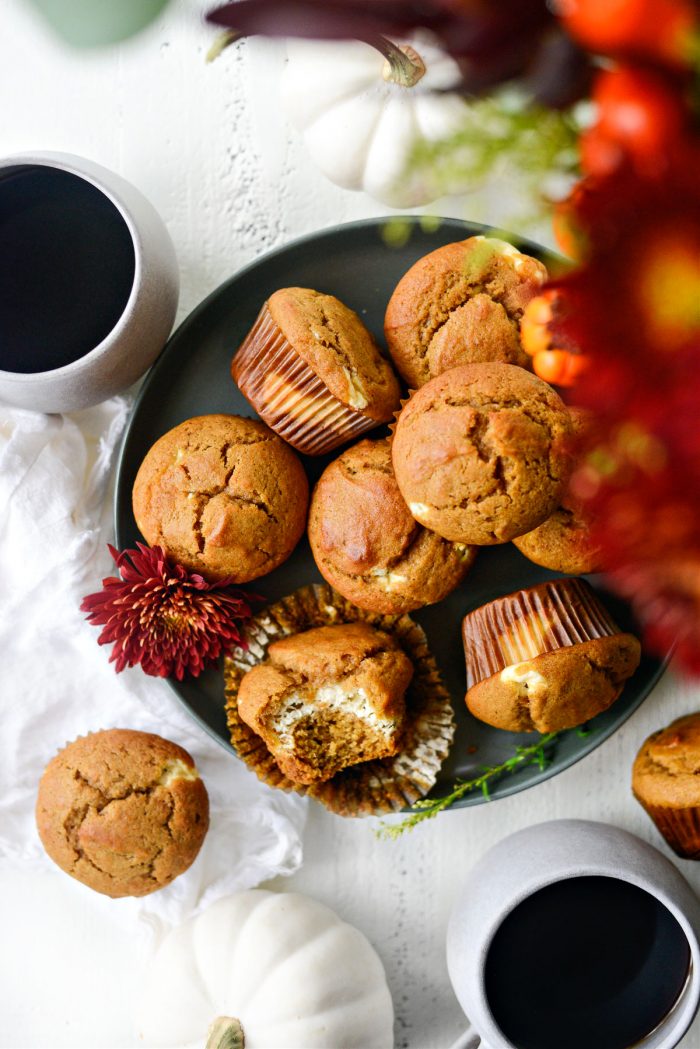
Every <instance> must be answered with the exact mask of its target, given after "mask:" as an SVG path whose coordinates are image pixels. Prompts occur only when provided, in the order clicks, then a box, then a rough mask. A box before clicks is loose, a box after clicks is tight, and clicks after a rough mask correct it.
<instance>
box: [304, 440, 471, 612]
mask: <svg viewBox="0 0 700 1049" xmlns="http://www.w3.org/2000/svg"><path fill="white" fill-rule="evenodd" d="M308 532H309V542H310V544H311V550H312V552H313V555H314V559H315V561H316V564H317V566H318V569H319V571H320V572H321V574H322V575H323V576H324V578H325V579H326V580H327V581H328V582H329V583H330V584H331V585H332V586H334V587H335V588H336V590H338V591H340V593H341V594H343V596H344V597H346V598H348V600H350V601H353V602H354V603H355V604H357V605H359V607H360V608H366V609H369V610H370V611H375V612H383V613H385V614H398V613H402V612H409V611H411V610H412V609H415V608H421V607H423V606H424V605H429V604H433V603H435V602H437V601H441V600H442V599H443V597H446V596H447V594H448V593H450V592H451V591H452V590H454V589H455V587H456V586H458V585H459V584H460V583H461V582H462V580H463V579H464V578H465V576H466V575H467V572H468V571H469V569H470V567H471V565H472V563H473V561H474V557H475V550H474V548H473V547H465V546H464V545H462V544H455V543H450V542H448V541H447V540H446V539H443V538H442V537H441V536H439V535H437V534H436V533H435V532H431V531H429V530H428V529H426V528H423V527H422V525H420V524H418V522H417V521H415V520H414V518H413V517H412V516H411V513H410V511H409V509H408V507H407V506H406V503H405V501H404V499H403V497H402V496H401V493H400V491H399V487H398V485H397V483H396V478H395V477H394V471H393V468H392V465H391V449H390V446H389V442H388V441H385V440H382V441H361V442H360V443H359V444H356V445H354V446H353V447H352V448H349V449H348V450H347V451H345V452H343V454H342V455H341V456H340V457H339V458H338V459H336V460H335V461H334V462H332V463H331V464H330V466H328V467H327V468H326V470H325V471H324V473H323V474H322V475H321V478H320V480H319V481H318V483H317V485H316V488H315V489H314V492H313V495H312V498H311V506H310V510H309V528H308Z"/></svg>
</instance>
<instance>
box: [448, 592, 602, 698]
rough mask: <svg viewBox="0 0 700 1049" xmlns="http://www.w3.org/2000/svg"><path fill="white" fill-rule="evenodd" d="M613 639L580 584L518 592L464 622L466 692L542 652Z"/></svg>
mask: <svg viewBox="0 0 700 1049" xmlns="http://www.w3.org/2000/svg"><path fill="white" fill-rule="evenodd" d="M619 633H620V629H619V627H618V626H617V625H616V623H615V622H614V620H613V619H612V618H611V616H610V615H609V613H608V611H607V610H606V609H605V608H604V606H603V605H602V604H601V603H600V601H599V600H598V598H597V597H596V595H595V592H594V591H593V589H592V588H591V587H590V586H589V585H588V583H586V582H585V580H583V579H555V580H553V581H551V582H547V583H539V584H538V585H537V586H533V587H530V588H529V589H528V590H518V591H516V592H515V593H513V594H507V595H506V596H505V597H499V598H498V599H497V600H495V601H490V602H489V603H488V604H487V605H482V607H481V608H476V609H475V610H474V611H473V612H469V613H468V614H467V615H466V616H465V617H464V620H463V623H462V638H463V641H464V654H465V658H466V663H467V688H468V689H469V688H471V687H472V686H473V685H478V684H479V682H480V681H485V680H486V679H487V678H490V677H492V676H493V675H494V674H500V672H501V671H502V670H504V669H505V668H506V667H510V666H514V665H516V664H518V663H524V662H525V661H526V660H529V659H535V658H536V657H537V656H541V655H544V654H545V653H546V652H554V651H556V650H557V649H559V648H566V647H567V646H569V645H578V644H581V643H582V642H584V641H592V640H594V639H595V638H598V637H611V636H612V635H613V634H619Z"/></svg>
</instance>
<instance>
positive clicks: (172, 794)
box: [36, 728, 209, 897]
mask: <svg viewBox="0 0 700 1049" xmlns="http://www.w3.org/2000/svg"><path fill="white" fill-rule="evenodd" d="M36 822H37V828H38V830H39V837H40V838H41V841H42V844H43V846H44V848H45V849H46V851H47V853H48V854H49V856H50V857H51V859H52V860H53V861H54V863H56V864H57V865H58V866H59V867H60V868H61V869H62V870H64V871H65V872H66V873H67V874H70V875H71V877H73V878H76V879H77V880H78V881H81V882H83V884H84V885H87V886H89V888H91V889H94V890H95V891H96V892H101V893H103V894H104V895H105V896H113V897H118V896H146V895H147V894H148V893H151V892H155V891H156V889H162V888H163V886H165V885H168V884H169V883H170V882H171V881H172V880H173V879H174V878H176V877H177V876H178V875H179V874H182V873H183V871H186V870H187V868H188V867H189V866H190V865H191V864H192V863H193V862H194V860H195V859H196V856H197V853H198V852H199V850H200V848H201V845H202V842H203V841H204V837H205V835H206V833H207V829H208V827H209V798H208V796H207V791H206V788H205V786H204V784H203V782H202V780H201V779H200V776H199V773H198V771H197V769H196V768H195V764H194V761H193V760H192V758H191V757H190V755H189V754H188V753H187V751H186V750H183V748H182V747H179V746H178V745H177V744H176V743H171V742H170V741H169V740H167V739H162V738H161V737H160V736H155V735H153V734H151V733H149V732H136V731H132V730H130V729H116V728H115V729H105V730H103V731H102V732H93V733H91V734H90V735H89V736H83V737H81V738H80V739H76V740H75V741H74V742H73V743H69V744H68V745H67V746H65V747H64V748H63V750H61V751H59V753H58V754H57V755H56V756H55V757H54V758H53V759H52V760H51V761H50V762H49V764H48V765H47V766H46V769H45V771H44V774H43V776H42V777H41V782H40V783H39V794H38V797H37V803H36Z"/></svg>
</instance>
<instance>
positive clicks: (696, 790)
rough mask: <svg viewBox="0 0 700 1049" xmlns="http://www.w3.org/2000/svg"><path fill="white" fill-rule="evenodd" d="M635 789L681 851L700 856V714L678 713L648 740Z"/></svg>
mask: <svg viewBox="0 0 700 1049" xmlns="http://www.w3.org/2000/svg"><path fill="white" fill-rule="evenodd" d="M632 792H633V794H634V796H635V798H636V799H637V801H638V802H639V804H640V805H641V806H642V807H643V808H644V809H645V810H646V812H647V813H648V815H649V816H650V817H651V818H652V820H653V821H654V823H655V824H656V827H657V829H658V830H659V831H660V832H661V834H663V836H664V838H665V839H666V841H667V842H668V844H669V845H670V846H671V848H672V849H673V851H674V852H675V853H677V855H679V856H683V857H685V858H686V859H689V860H697V859H700V713H696V714H687V715H686V716H685V717H682V718H677V719H676V720H675V721H672V722H671V724H670V725H669V726H668V727H667V728H664V729H661V730H660V731H659V732H654V733H652V735H651V736H649V738H648V739H646V740H645V741H644V743H643V744H642V747H641V749H640V751H639V753H638V754H637V757H636V759H635V762H634V766H633V768H632Z"/></svg>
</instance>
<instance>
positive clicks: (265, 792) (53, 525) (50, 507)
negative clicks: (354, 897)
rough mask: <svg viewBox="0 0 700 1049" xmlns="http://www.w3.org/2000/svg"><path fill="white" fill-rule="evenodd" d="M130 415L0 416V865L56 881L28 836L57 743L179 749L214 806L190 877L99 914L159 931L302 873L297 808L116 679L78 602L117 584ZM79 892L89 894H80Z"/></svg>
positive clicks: (178, 715)
mask: <svg viewBox="0 0 700 1049" xmlns="http://www.w3.org/2000/svg"><path fill="white" fill-rule="evenodd" d="M130 407H131V404H130V402H129V400H128V399H126V398H123V397H115V398H113V399H112V400H110V401H106V402H105V403H104V404H101V405H98V406H97V407H95V408H91V409H88V410H86V411H83V412H79V413H75V414H73V415H64V416H61V415H41V414H38V413H35V412H28V411H22V410H20V409H13V408H9V407H7V406H4V405H2V404H0V681H1V682H2V686H1V687H2V731H1V732H0V862H4V863H14V864H39V865H43V866H44V867H46V869H52V870H54V871H56V872H57V877H67V875H64V874H63V873H62V872H60V871H58V868H56V867H55V866H54V865H53V864H52V863H51V861H50V860H49V859H48V857H47V856H46V855H45V853H44V852H43V849H42V847H41V843H40V841H39V838H38V835H37V832H36V828H35V824H34V804H35V800H36V791H37V785H38V782H39V778H40V776H41V773H42V771H43V769H44V767H45V765H46V763H47V762H48V761H49V760H50V758H51V757H52V756H53V755H54V754H55V753H56V751H57V750H59V749H60V748H61V747H62V746H63V745H64V744H65V743H66V742H69V741H70V740H73V739H75V738H76V737H77V736H79V735H85V733H87V732H90V731H94V730H97V729H102V728H112V727H119V728H135V729H143V730H145V731H149V732H156V733H158V734H159V735H161V736H164V737H166V738H167V739H172V740H174V741H175V742H177V743H179V744H181V745H182V746H184V747H185V749H186V750H188V751H189V752H190V753H191V754H192V756H193V758H194V759H195V761H196V763H197V766H198V768H199V769H200V771H201V774H202V778H203V779H204V781H205V783H206V786H207V790H208V791H209V798H210V803H211V826H210V829H209V833H208V835H207V837H206V840H205V842H204V845H203V848H202V851H201V853H200V855H199V857H198V858H197V860H196V861H195V863H194V864H193V866H192V867H191V868H190V869H189V870H188V871H187V872H186V873H185V874H183V875H181V876H180V877H179V878H177V879H176V880H175V881H174V882H173V883H172V885H170V886H168V887H167V888H165V889H162V890H159V891H158V892H155V893H153V894H152V895H150V896H146V897H143V898H141V899H139V900H119V901H109V900H106V899H105V903H106V904H107V905H109V906H119V907H122V908H123V909H124V911H128V912H130V913H137V914H139V915H141V916H143V917H146V918H149V919H154V920H155V924H158V923H159V920H161V921H164V922H166V923H168V924H169V923H175V922H179V921H182V920H184V919H185V918H187V917H189V916H190V915H191V914H194V913H196V912H197V911H198V910H200V909H202V908H203V907H205V906H207V905H208V904H209V903H212V902H213V901H214V900H216V899H218V898H219V897H220V896H223V895H225V894H227V893H230V892H233V891H236V890H238V889H244V888H250V887H252V886H255V885H257V884H259V883H260V882H261V881H264V880H266V879H268V878H271V877H274V876H275V875H277V874H291V873H292V872H293V871H294V870H296V869H297V868H298V866H299V865H300V863H301V835H302V831H303V827H304V822H305V818H306V802H305V801H304V800H303V799H301V798H299V797H297V796H294V795H286V794H283V793H282V792H280V791H273V790H271V789H270V788H268V787H266V786H264V785H263V784H261V783H259V781H258V780H257V779H256V778H255V777H254V776H253V775H252V774H251V773H250V772H249V771H248V770H247V769H246V768H245V766H244V765H243V764H242V763H241V762H239V761H237V760H236V758H235V757H233V756H232V755H231V754H228V753H226V751H225V750H224V749H223V748H222V747H220V746H219V745H218V744H217V743H215V742H214V741H213V740H211V739H210V738H209V737H208V736H207V735H206V733H205V732H204V731H203V730H202V729H201V728H200V727H199V726H198V725H197V724H196V723H195V722H194V721H192V720H191V719H190V718H189V717H188V716H187V714H186V712H185V711H183V710H182V709H181V708H180V707H179V705H178V703H177V701H176V699H175V697H174V696H173V694H172V692H171V691H170V688H169V686H168V685H167V684H166V683H165V682H164V681H162V680H160V679H156V678H152V677H147V676H146V675H145V674H144V673H143V672H142V671H141V670H140V669H139V668H134V669H132V670H126V671H124V672H123V673H121V674H119V675H117V674H116V673H115V671H114V669H113V666H112V665H111V664H110V663H109V662H108V657H109V652H110V648H111V646H109V645H105V646H99V645H98V644H97V636H98V633H99V629H98V628H96V627H93V626H90V625H88V624H87V623H86V621H85V616H84V613H81V612H80V610H79V606H80V602H81V599H82V598H83V597H84V596H85V595H86V594H88V593H93V592H94V591H96V590H99V589H100V587H101V581H102V578H103V577H104V576H106V575H113V574H115V567H114V564H113V562H112V561H111V558H110V556H109V553H108V551H107V548H106V543H107V542H108V541H111V540H112V526H111V504H112V496H111V489H112V485H111V480H112V468H113V465H114V457H115V451H116V447H117V445H118V442H119V438H120V437H121V434H122V432H123V429H124V425H125V423H126V420H127V417H128V414H129V410H130ZM85 891H86V892H89V891H91V890H89V889H87V888H86V889H85Z"/></svg>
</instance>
